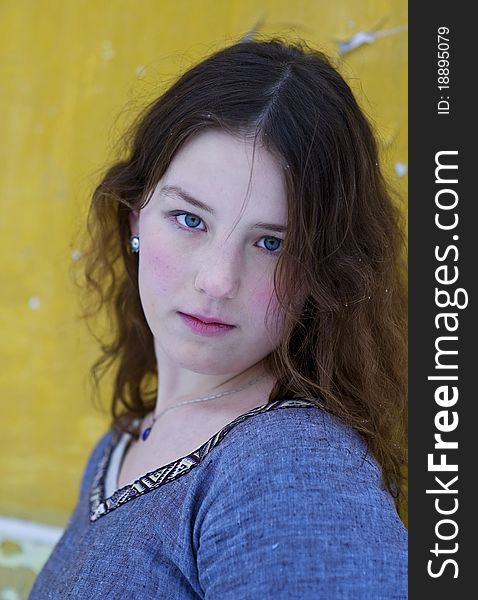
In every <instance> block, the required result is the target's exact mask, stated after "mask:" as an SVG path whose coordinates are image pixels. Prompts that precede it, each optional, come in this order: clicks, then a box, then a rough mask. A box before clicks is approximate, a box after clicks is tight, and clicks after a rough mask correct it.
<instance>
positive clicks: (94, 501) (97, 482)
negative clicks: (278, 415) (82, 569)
mask: <svg viewBox="0 0 478 600" xmlns="http://www.w3.org/2000/svg"><path fill="white" fill-rule="evenodd" d="M311 407H317V404H316V403H314V402H313V401H312V400H308V399H305V398H292V399H285V400H275V401H274V402H269V403H267V404H264V405H262V406H258V407H257V408H253V409H252V410H250V411H248V412H246V413H244V414H242V415H240V416H239V417H237V418H236V419H234V420H233V421H231V422H230V423H228V424H227V425H225V426H224V427H223V428H222V429H221V430H220V431H218V432H217V433H215V434H214V435H213V436H212V437H210V438H209V439H208V440H207V441H206V442H204V444H202V445H201V446H200V447H199V448H197V449H196V450H194V451H193V452H191V453H190V454H188V455H186V456H183V457H181V458H178V459H176V460H174V461H172V462H170V463H168V464H166V465H164V466H162V467H159V468H158V469H155V470H153V471H149V472H148V473H145V474H144V475H141V476H140V477H139V478H138V479H136V480H135V481H134V482H132V483H130V484H127V485H125V486H123V487H121V488H119V489H118V490H116V491H115V492H114V493H113V495H112V496H109V497H107V498H105V480H106V474H107V470H108V466H109V463H110V460H111V456H112V454H113V450H114V449H115V447H116V444H117V443H118V441H119V437H120V435H121V434H118V433H116V434H112V436H111V439H110V441H109V442H108V444H107V445H106V447H105V450H104V451H103V455H102V457H101V459H100V460H99V462H98V465H97V468H96V472H95V475H94V477H93V481H92V484H91V487H90V522H91V523H93V522H94V521H96V520H97V519H99V518H100V517H101V516H103V515H106V514H108V513H109V512H111V511H113V510H116V509H117V508H119V507H120V506H121V505H122V504H125V503H126V502H129V501H130V500H133V499H134V498H137V497H138V496H142V495H143V494H146V493H148V492H151V491H152V490H155V489H156V488H158V487H161V486H162V485H164V484H166V483H169V482H170V481H174V480H175V479H178V478H179V477H182V476H183V475H186V473H189V471H191V470H192V469H194V467H197V465H199V464H200V462H201V461H202V460H203V459H204V457H205V456H206V455H207V454H209V452H211V450H212V449H213V448H214V447H215V446H217V445H218V444H219V443H220V442H221V441H222V440H223V439H224V437H225V436H226V435H227V434H228V433H229V431H231V429H232V428H233V427H235V426H236V425H238V424H239V423H242V422H243V421H245V420H246V419H248V418H250V417H252V416H254V415H258V414H262V413H265V412H269V411H271V410H277V409H280V408H311Z"/></svg>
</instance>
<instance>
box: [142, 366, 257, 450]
mask: <svg viewBox="0 0 478 600" xmlns="http://www.w3.org/2000/svg"><path fill="white" fill-rule="evenodd" d="M264 377H265V375H260V376H259V377H256V378H255V379H253V380H252V381H250V382H249V383H246V384H245V385H243V386H241V387H239V388H237V389H235V390H227V391H226V392H220V393H218V394H213V395H212V396H206V397H204V398H194V399H193V400H185V401H184V402H180V403H179V404H175V405H173V406H168V407H166V408H165V409H163V410H162V411H161V412H160V413H158V414H157V415H156V416H154V417H153V420H152V422H151V425H149V427H147V428H146V429H145V430H144V431H143V433H142V434H141V439H142V440H143V442H144V441H146V440H147V438H148V436H149V434H150V433H151V429H152V428H153V426H154V424H155V423H156V421H157V420H158V419H159V417H162V416H163V415H164V414H165V413H167V412H168V410H172V409H173V408H179V407H180V406H185V405H186V404H195V403H196V402H206V400H215V399H217V398H223V397H224V396H229V395H231V394H236V393H237V392H241V391H242V390H245V389H246V388H248V387H250V386H251V385H254V383H257V382H258V381H260V380H261V379H263V378H264Z"/></svg>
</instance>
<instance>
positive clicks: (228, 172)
mask: <svg viewBox="0 0 478 600" xmlns="http://www.w3.org/2000/svg"><path fill="white" fill-rule="evenodd" d="M163 185H176V186H180V187H181V188H183V189H185V190H187V191H188V192H190V193H191V194H192V195H194V196H195V197H197V198H200V199H201V200H202V201H203V202H205V203H207V204H209V205H211V206H213V207H220V206H222V205H225V206H228V207H230V208H232V207H234V206H236V205H238V206H239V207H240V206H242V204H243V202H244V200H245V199H246V195H247V204H246V207H245V211H247V212H248V213H249V214H263V213H264V212H266V213H267V212H270V211H273V212H274V215H275V217H276V218H280V219H283V220H284V221H285V220H286V217H287V202H286V187H285V180H284V176H283V172H282V168H281V166H280V165H279V163H278V161H277V160H276V159H275V157H274V156H273V155H272V154H271V153H270V152H269V151H268V150H267V149H266V148H264V146H262V144H260V142H259V141H258V142H257V143H256V145H255V147H254V141H253V140H250V139H246V138H241V137H236V136H233V135H231V134H229V133H227V132H225V131H222V130H218V129H212V128H208V129H206V130H203V131H201V132H199V133H198V134H196V135H195V136H194V137H193V138H191V139H190V140H188V141H187V142H185V144H183V146H182V147H181V148H180V149H179V151H178V152H177V153H176V155H175V156H174V158H173V160H172V161H171V164H170V165H169V168H168V169H167V171H166V173H165V174H164V176H163V177H162V179H161V181H160V182H159V187H161V186H163ZM249 185H250V187H249ZM248 188H249V189H248Z"/></svg>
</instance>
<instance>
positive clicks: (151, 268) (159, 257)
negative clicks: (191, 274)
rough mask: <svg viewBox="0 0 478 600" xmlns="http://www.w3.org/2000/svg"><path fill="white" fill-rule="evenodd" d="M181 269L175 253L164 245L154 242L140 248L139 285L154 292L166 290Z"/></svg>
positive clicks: (177, 276) (179, 275) (178, 275)
mask: <svg viewBox="0 0 478 600" xmlns="http://www.w3.org/2000/svg"><path fill="white" fill-rule="evenodd" d="M182 271H183V270H182V268H181V265H180V264H179V263H178V257H177V255H176V254H174V253H173V252H172V251H171V249H168V248H167V247H166V246H164V245H160V244H158V243H157V242H156V243H155V244H154V245H149V246H145V247H142V248H141V250H140V263H139V277H140V286H143V287H147V288H150V289H152V290H154V291H155V292H156V293H158V292H161V291H164V292H166V291H168V290H169V289H170V288H171V286H172V285H174V283H175V282H176V281H178V280H179V278H180V277H181V273H182Z"/></svg>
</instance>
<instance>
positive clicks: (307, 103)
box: [81, 38, 407, 498]
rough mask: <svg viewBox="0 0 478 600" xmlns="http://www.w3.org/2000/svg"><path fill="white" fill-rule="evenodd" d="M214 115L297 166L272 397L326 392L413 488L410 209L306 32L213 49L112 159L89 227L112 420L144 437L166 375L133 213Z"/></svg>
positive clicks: (88, 259)
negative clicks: (142, 282) (409, 468)
mask: <svg viewBox="0 0 478 600" xmlns="http://www.w3.org/2000/svg"><path fill="white" fill-rule="evenodd" d="M207 127H217V128H221V129H222V130H226V131H228V132H230V133H232V134H239V135H241V136H251V137H252V138H253V139H254V140H255V141H257V140H260V142H261V143H262V144H264V145H265V147H266V148H267V149H268V150H269V151H270V152H271V153H272V154H273V155H274V157H276V159H277V160H278V161H279V164H280V165H281V167H282V169H283V173H284V177H285V181H286V189H287V202H288V226H287V232H286V234H285V239H284V242H283V245H282V250H281V252H280V254H279V258H278V260H277V263H276V270H275V272H274V287H275V291H276V295H277V298H278V300H279V304H280V306H281V308H282V309H283V310H284V313H285V322H284V335H283V338H282V340H281V342H280V344H279V346H278V347H277V348H276V349H274V350H273V351H272V352H271V354H270V355H269V356H268V357H267V358H266V361H265V362H266V365H267V368H268V370H269V372H270V373H271V374H272V375H273V376H274V380H275V382H276V383H275V385H274V387H273V389H272V392H271V394H270V397H269V401H274V400H277V399H280V398H284V397H288V398H294V397H308V398H313V399H320V405H321V406H323V407H325V409H326V410H328V411H329V412H331V413H333V414H334V415H336V416H338V417H339V418H341V419H343V420H344V421H346V422H347V423H348V424H349V425H351V426H352V427H353V428H355V430H357V431H358V432H359V433H360V434H361V435H362V436H363V437H364V438H365V440H366V442H367V445H368V448H369V451H371V452H372V454H373V455H374V457H375V458H376V460H377V461H378V463H379V464H380V466H381V468H382V473H383V480H384V484H385V485H386V486H387V487H388V489H389V490H390V491H391V492H392V494H393V495H394V497H395V498H398V497H399V496H400V493H401V492H403V491H404V466H405V465H406V439H407V438H406V436H407V416H406V415H407V413H406V406H407V286H406V255H405V248H406V244H405V227H404V222H403V212H404V211H403V210H401V209H400V207H399V202H400V198H399V197H398V194H396V193H395V192H392V191H391V190H390V188H389V186H388V185H387V184H386V182H385V180H384V177H383V175H382V172H381V169H380V165H379V157H378V145H377V141H376V139H375V135H374V133H373V130H372V127H371V125H370V123H369V122H368V120H367V118H366V117H365V115H364V113H363V112H362V110H361V109H360V107H359V105H358V103H357V101H356V99H355V98H354V95H353V94H352V92H351V90H350V88H349V86H348V85H347V83H346V82H345V81H344V79H343V77H342V76H341V75H340V74H339V72H338V70H337V69H336V68H335V67H334V66H333V65H332V63H331V60H330V59H329V58H328V57H327V56H326V55H324V54H323V53H322V52H320V51H318V50H316V49H312V48H310V47H309V46H308V44H306V43H305V42H295V43H290V42H286V41H284V40H281V39H279V38H273V39H262V40H260V39H256V40H254V41H240V42H237V43H234V44H233V45H230V46H229V47H226V48H224V49H222V50H220V51H217V52H215V53H214V54H212V55H210V56H208V57H207V58H206V59H204V60H202V61H201V62H199V63H198V64H196V65H195V66H193V67H192V68H190V69H189V70H188V71H187V72H185V73H184V74H183V75H182V76H180V77H179V78H178V79H177V80H176V81H175V82H174V83H173V84H172V85H171V86H170V87H169V88H168V89H167V90H166V91H165V92H164V93H163V94H162V95H161V96H160V97H159V98H157V99H156V100H154V102H152V103H151V104H149V105H148V106H147V107H146V108H145V109H144V111H142V112H141V114H140V115H139V117H138V118H137V119H136V120H135V121H134V123H133V125H132V126H131V128H130V129H129V130H128V131H127V132H126V134H125V136H124V138H123V141H124V148H125V149H126V150H125V151H124V152H123V156H122V157H121V158H118V159H117V160H116V162H115V163H114V164H113V165H112V166H110V167H108V168H107V169H106V170H105V171H104V173H102V179H101V181H100V183H99V185H98V186H97V187H96V189H95V190H94V193H93V196H92V201H91V205H90V209H89V213H88V217H87V227H86V228H85V233H86V239H85V240H84V243H83V248H84V251H83V257H82V261H83V268H82V271H81V272H82V274H83V279H82V282H81V286H82V291H83V292H85V293H84V294H83V295H82V296H83V302H82V313H81V314H82V317H84V318H85V319H86V320H87V323H91V322H92V320H94V321H95V322H96V323H98V322H100V321H97V317H98V316H99V315H103V320H102V321H101V322H102V323H104V322H105V321H104V317H106V319H107V321H106V323H107V326H106V327H105V328H103V332H102V334H101V335H97V334H95V333H94V331H93V329H94V327H90V331H92V333H93V334H94V335H95V337H96V339H97V340H98V342H99V343H100V348H101V353H100V355H99V357H98V358H97V360H96V361H95V362H94V364H93V365H92V367H91V371H90V374H91V377H92V380H93V383H94V385H93V388H94V390H96V391H97V390H98V387H99V382H100V379H102V377H103V375H104V374H105V373H106V372H107V371H110V370H113V373H114V378H113V388H112V390H111V405H110V406H111V415H112V426H113V427H114V428H118V429H119V430H121V431H130V433H132V434H133V436H134V437H136V438H137V437H138V431H137V429H134V428H133V427H132V420H133V419H134V418H137V417H144V416H145V415H146V414H147V413H149V412H150V411H151V410H152V409H153V408H154V404H155V399H156V392H157V385H158V378H157V365H156V359H155V352H154V345H153V336H152V333H151V331H150V329H149V327H148V324H147V322H146V319H145V316H144V313H143V310H142V306H141V301H140V296H139V290H138V258H137V255H136V254H133V253H132V252H131V250H130V247H129V243H128V242H129V237H130V229H129V221H128V214H129V212H130V210H132V209H140V208H142V207H143V206H144V204H145V203H146V202H147V201H148V199H149V196H150V195H151V193H152V191H153V190H154V188H155V186H156V185H157V183H158V181H159V179H160V178H161V177H162V176H163V174H164V173H165V172H166V170H167V168H168V166H169V164H170V162H171V160H172V158H173V157H174V155H175V153H176V152H177V151H178V149H179V148H180V147H181V146H182V144H184V143H185V142H186V141H187V140H188V139H189V138H191V136H192V135H194V134H195V133H197V132H199V131H201V130H203V129H205V128H207ZM392 194H393V195H392ZM299 296H300V299H301V301H300V302H296V301H295V300H296V299H297V297H299Z"/></svg>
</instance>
